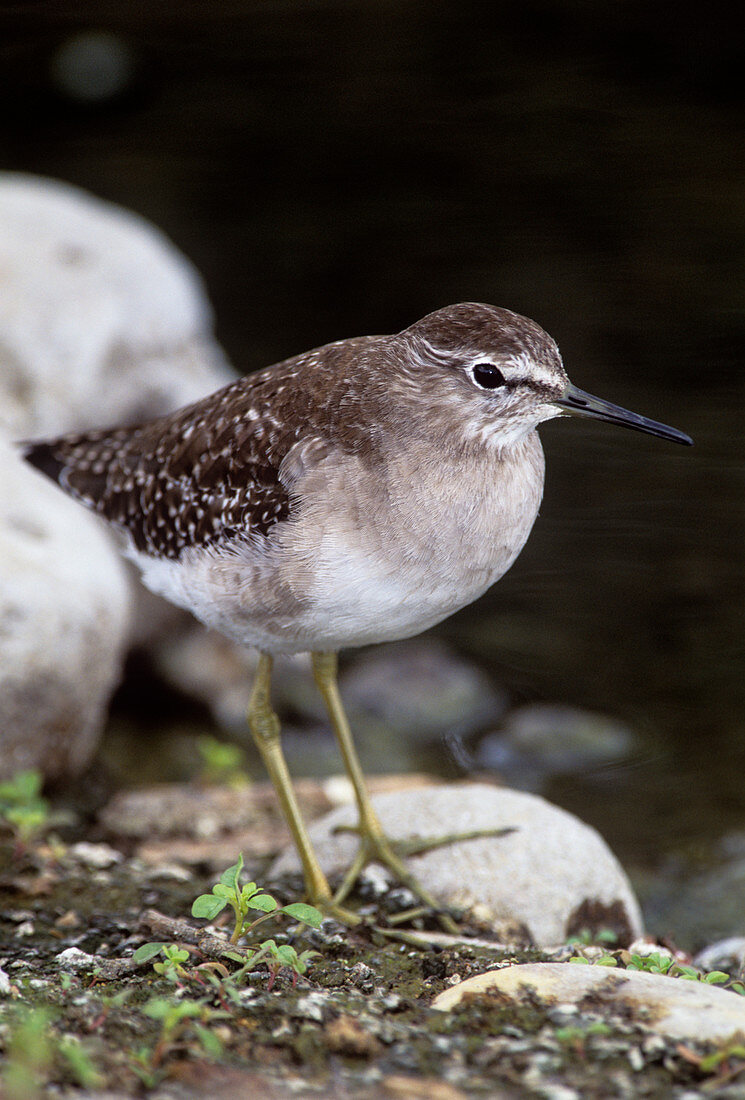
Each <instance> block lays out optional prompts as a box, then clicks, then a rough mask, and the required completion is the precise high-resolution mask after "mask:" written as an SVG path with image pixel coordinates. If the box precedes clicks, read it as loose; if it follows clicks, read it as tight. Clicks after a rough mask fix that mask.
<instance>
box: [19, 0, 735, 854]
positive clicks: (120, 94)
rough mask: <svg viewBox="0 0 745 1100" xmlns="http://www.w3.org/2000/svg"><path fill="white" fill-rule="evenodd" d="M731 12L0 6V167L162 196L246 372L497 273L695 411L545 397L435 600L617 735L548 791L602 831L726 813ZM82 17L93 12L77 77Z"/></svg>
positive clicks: (443, 5) (641, 839) (672, 401)
mask: <svg viewBox="0 0 745 1100" xmlns="http://www.w3.org/2000/svg"><path fill="white" fill-rule="evenodd" d="M728 11H729V8H728ZM731 18H732V17H731V13H730V15H728V16H727V18H725V16H724V9H723V8H721V9H720V8H718V7H717V6H716V5H712V4H708V5H706V6H705V8H704V7H700V6H695V7H686V5H681V6H677V5H676V6H668V5H649V4H647V3H623V2H619V3H613V4H605V3H594V2H591V0H586V2H582V0H574V2H572V0H561V2H560V0H556V2H553V3H552V2H550V0H546V2H545V3H535V2H528V3H520V4H510V5H501V4H498V3H497V4H477V3H467V2H463V0H452V2H451V0H413V2H397V3H393V2H384V0H377V2H366V3H359V2H355V0H344V2H339V3H330V2H328V3H324V2H315V3H313V2H271V3H270V2H266V3H258V2H251V0H209V2H208V0H185V2H181V3H179V4H172V3H163V2H156V3H151V4H149V5H145V4H133V3H132V2H131V0H119V2H112V0H108V2H106V3H101V2H100V0H99V2H95V3H94V2H91V0H82V2H78V3H74V4H73V3H43V2H41V3H39V2H26V3H22V4H2V5H0V31H1V32H2V33H1V35H0V62H1V64H0V82H1V83H0V101H1V102H2V112H1V113H0V167H1V168H4V169H12V170H23V171H29V172H35V173H40V174H44V175H50V176H55V177H59V178H60V179H63V180H67V181H69V182H72V183H75V184H78V185H80V186H82V187H84V188H87V189H89V190H90V191H92V192H94V193H95V194H97V195H99V196H101V197H103V198H106V199H109V200H112V201H114V202H117V203H121V204H123V205H124V206H127V207H130V208H132V209H134V210H136V211H138V212H139V213H141V214H143V215H145V216H146V217H148V218H150V219H151V220H152V221H153V222H155V223H156V224H157V225H158V226H159V227H160V228H162V229H163V230H164V231H165V232H166V233H167V234H169V235H170V236H171V238H172V239H173V240H174V241H175V242H176V244H177V245H178V246H179V247H180V248H181V249H182V250H183V251H184V252H185V253H186V254H187V255H188V256H189V257H190V258H191V259H192V260H193V261H194V263H195V264H196V266H197V267H198V268H199V270H200V271H201V272H202V274H203V276H204V278H205V281H206V284H207V287H208V290H209V293H210V296H211V298H212V301H213V303H214V306H215V309H216V316H217V333H218V337H219V339H220V340H221V342H222V343H223V345H224V347H225V348H226V350H227V351H228V353H229V355H230V357H231V358H232V361H233V362H234V364H235V365H236V367H237V368H238V369H239V370H249V369H252V368H254V367H257V366H262V365H265V364H267V363H269V362H273V361H276V360H278V359H280V358H282V357H284V356H288V355H291V354H294V353H296V352H299V351H302V350H305V349H306V348H310V347H312V346H315V345H318V344H321V343H324V342H326V341H328V340H333V339H338V338H340V337H343V336H351V335H359V334H362V333H369V332H386V331H395V330H397V329H399V328H401V327H404V326H405V325H407V324H409V323H411V322H412V321H413V320H414V319H416V318H417V317H419V316H420V315H422V314H424V313H426V312H428V311H430V310H432V309H435V308H437V307H439V306H441V305H444V304H446V303H448V302H453V301H459V300H467V299H476V300H481V301H490V302H494V303H497V304H500V305H505V306H508V307H510V308H513V309H516V310H518V311H520V312H524V313H526V314H528V315H529V316H532V317H534V318H535V319H536V320H537V321H539V322H540V323H541V324H542V325H543V326H544V327H545V328H546V329H547V330H548V331H550V332H551V333H552V335H553V336H555V337H556V339H557V340H558V342H559V344H560V346H561V348H562V351H563V354H564V359H565V363H566V365H567V369H568V371H569V373H570V376H571V377H572V379H573V381H574V382H575V383H577V384H578V385H580V386H581V387H583V388H585V389H588V390H590V391H591V392H594V393H597V394H599V395H600V396H603V397H607V398H609V399H610V400H613V401H616V402H618V403H620V404H623V405H627V406H629V407H631V408H634V409H636V410H637V411H639V412H642V413H646V414H648V415H650V416H653V417H654V418H656V419H660V420H664V421H667V422H668V423H671V424H674V425H676V426H677V427H680V428H682V429H684V430H686V431H688V432H690V433H691V434H692V435H693V436H694V438H695V443H696V446H695V448H694V449H693V450H684V449H683V448H676V447H674V446H673V445H671V444H666V443H663V442H661V441H660V440H655V439H651V438H647V437H644V436H639V435H636V434H631V433H624V432H622V431H620V430H618V429H614V428H611V427H609V426H607V425H591V424H587V423H579V422H577V421H572V422H561V423H559V424H550V425H547V426H546V427H545V428H544V429H543V430H542V438H543V440H544V446H545V448H546V452H547V464H548V477H547V487H546V498H545V502H544V507H543V510H542V515H541V517H540V519H539V521H538V523H537V525H536V529H535V531H534V533H533V535H532V536H531V539H530V541H529V543H528V546H527V547H526V549H525V551H524V552H523V555H522V556H521V558H520V559H519V561H518V563H517V565H516V566H515V567H514V569H513V571H512V573H511V574H510V575H509V576H508V577H507V578H505V579H504V580H503V581H501V582H500V584H499V585H498V586H497V587H496V588H495V589H494V590H493V591H492V592H491V593H490V594H489V595H488V596H487V597H485V598H484V599H483V600H482V601H480V603H479V604H478V605H477V606H476V607H475V608H473V609H469V610H467V611H465V612H462V613H461V614H460V615H458V616H456V617H455V618H454V619H452V620H450V621H449V622H448V623H447V624H444V626H443V627H442V628H441V631H440V632H441V633H442V634H444V636H446V637H447V638H449V639H450V640H451V642H453V643H454V644H456V645H457V646H458V647H460V649H461V650H462V651H463V652H466V653H468V654H469V655H471V656H473V657H474V658H476V659H477V660H478V661H479V662H480V663H482V664H483V665H484V666H485V667H487V668H488V669H490V670H491V671H492V672H493V673H494V675H495V676H496V677H497V678H498V679H499V680H500V681H501V682H502V683H504V684H505V686H506V687H507V688H508V690H509V691H510V693H511V695H512V698H513V699H514V700H515V701H521V700H526V701H530V700H550V701H559V702H566V703H571V704H573V705H577V706H581V707H589V708H597V709H599V710H602V711H605V712H607V713H610V714H616V715H618V716H619V717H621V718H623V719H624V720H626V721H627V722H629V723H630V724H631V725H632V726H633V727H634V728H635V729H637V730H638V731H639V732H640V733H641V734H642V736H643V737H644V738H645V744H646V750H645V752H644V754H642V758H641V759H640V760H638V761H637V762H636V763H634V764H629V765H627V766H625V767H619V768H618V769H617V770H616V772H615V773H611V774H610V780H611V783H610V790H609V785H608V784H606V785H604V786H603V785H601V786H600V787H598V788H589V787H587V788H582V789H579V788H574V787H571V785H569V786H567V787H566V788H565V789H564V790H563V792H560V795H561V798H562V801H563V803H564V804H565V805H570V806H571V807H572V808H575V809H578V810H579V811H580V812H581V813H582V814H583V816H585V818H586V819H589V820H592V821H593V823H594V824H596V825H598V826H599V827H600V828H601V830H602V831H603V832H604V833H605V835H606V836H608V837H609V839H610V840H611V842H612V843H613V844H614V845H615V846H616V848H617V849H618V850H620V851H621V853H622V854H623V853H624V852H627V851H632V850H638V849H639V848H641V849H645V850H646V849H650V850H652V849H660V850H665V849H670V848H673V847H674V846H675V845H677V844H679V843H682V842H683V841H686V840H688V839H691V838H693V839H696V838H698V837H714V836H717V835H719V834H720V833H722V832H724V831H725V830H727V829H738V828H739V829H743V828H744V827H745V783H744V782H743V775H744V774H745V731H744V730H743V726H744V724H745V723H744V721H743V715H744V713H745V706H744V704H745V686H744V684H745V679H744V677H743V662H742V654H743V643H742V639H743V611H744V610H745V584H744V582H743V536H744V535H745V531H744V529H743V528H744V526H745V525H744V524H743V507H742V498H743V481H744V480H745V478H744V477H743V463H742V448H741V445H740V437H741V431H742V429H741V423H742V389H743V375H742V366H741V364H742V350H743V336H744V335H745V316H744V314H743V293H744V292H745V262H744V257H745V186H744V184H745V179H744V170H745V142H744V141H743V79H744V74H745V56H744V54H745V49H744V46H743V43H744V42H745V37H744V36H743V34H742V29H743V28H742V27H736V26H733V24H732V21H731ZM90 32H105V33H106V34H107V35H109V37H108V38H104V40H103V50H102V56H103V60H102V61H101V62H100V63H99V65H98V68H99V70H100V72H99V77H98V78H96V77H95V72H94V78H93V83H92V87H93V94H91V86H90V85H89V86H86V85H85V84H84V82H83V83H82V84H81V80H82V79H83V78H82V77H81V73H83V75H84V73H85V70H86V68H90V67H91V66H92V68H93V69H94V70H95V69H96V65H95V64H93V63H92V62H91V57H92V56H93V57H94V60H95V50H96V48H97V47H95V45H94V47H91V40H90V38H86V37H85V36H86V35H88V34H89V33H90ZM80 35H83V36H84V37H83V38H82V39H81V38H80V37H79V36H80ZM100 41H101V40H100V39H99V40H98V42H99V47H100ZM86 43H87V44H86ZM94 43H95V40H94ZM91 51H93V52H91ZM107 57H108V60H107ZM70 71H71V72H72V77H71V76H70ZM101 73H102V74H103V75H102V76H101V75H100V74H101ZM112 73H113V76H112ZM97 81H98V84H97V83H96V82H97ZM101 81H103V91H102V90H101V88H102V84H101ZM107 81H109V87H108V90H107V88H106V87H105V85H106V82H107ZM86 87H87V91H86ZM96 87H98V91H96ZM81 89H82V90H81Z"/></svg>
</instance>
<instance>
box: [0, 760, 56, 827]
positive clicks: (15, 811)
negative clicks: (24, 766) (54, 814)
mask: <svg viewBox="0 0 745 1100" xmlns="http://www.w3.org/2000/svg"><path fill="white" fill-rule="evenodd" d="M41 787H42V776H41V774H40V772H38V771H22V772H17V773H16V774H15V775H14V776H13V778H12V779H8V780H6V781H5V782H4V783H0V819H2V820H4V821H5V822H6V823H7V824H8V825H9V826H10V828H11V829H12V831H13V833H14V835H15V837H16V839H17V840H18V842H19V843H20V844H23V845H25V844H28V842H29V841H30V840H32V839H33V837H34V836H36V835H37V834H39V833H40V832H42V831H43V829H44V828H45V826H46V825H47V822H48V819H49V803H48V802H47V801H46V799H45V798H42V796H41Z"/></svg>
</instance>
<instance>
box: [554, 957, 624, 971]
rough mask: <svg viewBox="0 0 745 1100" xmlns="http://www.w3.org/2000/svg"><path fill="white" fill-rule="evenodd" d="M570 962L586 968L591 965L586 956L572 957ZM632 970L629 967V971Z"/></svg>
mask: <svg viewBox="0 0 745 1100" xmlns="http://www.w3.org/2000/svg"><path fill="white" fill-rule="evenodd" d="M569 962H570V963H582V964H584V965H585V966H589V965H590V960H589V959H586V958H584V956H583V955H572V957H571V959H570V960H569ZM630 969H631V967H629V970H630Z"/></svg>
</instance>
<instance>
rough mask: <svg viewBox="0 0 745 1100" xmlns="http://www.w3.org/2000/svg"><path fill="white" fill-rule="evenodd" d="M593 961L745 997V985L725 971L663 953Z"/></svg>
mask: <svg viewBox="0 0 745 1100" xmlns="http://www.w3.org/2000/svg"><path fill="white" fill-rule="evenodd" d="M592 961H593V963H594V965H595V966H624V967H625V968H626V970H640V971H644V972H646V973H647V974H666V975H667V976H668V977H670V978H680V979H681V980H682V981H687V982H704V983H705V984H706V985H721V986H723V987H725V988H726V989H729V990H730V991H731V992H733V993H739V994H741V995H745V983H743V982H742V981H740V980H739V979H732V978H731V977H730V975H729V974H727V973H725V971H724V970H709V971H705V970H699V969H698V967H696V966H688V965H686V964H684V963H680V962H677V961H676V959H675V957H674V956H673V955H670V954H668V953H666V952H662V951H651V952H650V953H649V954H648V955H636V954H635V955H629V956H626V957H625V958H624V956H623V953H621V956H620V957H616V956H614V955H602V956H601V957H600V958H599V959H594V960H592ZM569 962H572V963H589V962H590V959H587V958H585V957H584V956H583V955H575V956H573V958H571V959H570V960H569Z"/></svg>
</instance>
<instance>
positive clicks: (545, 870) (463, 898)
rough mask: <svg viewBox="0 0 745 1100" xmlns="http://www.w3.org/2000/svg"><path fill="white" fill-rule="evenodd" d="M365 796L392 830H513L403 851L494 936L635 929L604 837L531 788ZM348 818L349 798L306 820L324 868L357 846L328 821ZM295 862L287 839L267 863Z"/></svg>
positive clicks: (295, 865) (628, 933)
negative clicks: (423, 849)
mask: <svg viewBox="0 0 745 1100" xmlns="http://www.w3.org/2000/svg"><path fill="white" fill-rule="evenodd" d="M372 802H373V805H374V807H375V809H376V811H377V813H378V816H379V817H380V821H381V823H382V825H383V829H384V830H385V832H386V834H387V835H388V836H389V837H391V838H392V839H393V840H408V839H411V838H414V837H435V838H437V837H442V836H446V835H449V834H453V833H466V832H470V831H472V830H487V829H493V830H501V829H511V830H513V831H512V832H509V833H507V834H506V835H503V836H493V837H479V838H478V839H474V840H464V841H459V842H457V843H453V844H448V845H446V846H443V847H439V848H433V849H432V850H430V851H428V852H425V853H424V854H422V855H417V856H415V857H410V858H409V859H408V860H407V864H408V868H409V870H410V871H411V872H412V873H413V874H414V875H415V876H416V878H417V879H418V880H419V881H420V882H421V883H422V884H423V885H425V886H426V887H427V889H428V890H429V891H430V893H431V894H433V895H434V897H435V898H436V899H437V900H438V901H440V902H441V903H442V904H443V906H448V907H449V906H452V907H455V908H465V909H468V910H473V911H474V913H475V914H477V915H478V916H479V917H480V918H481V919H483V920H487V921H488V922H489V923H490V924H491V927H492V929H493V930H494V932H495V933H496V934H497V935H498V936H499V937H500V939H502V940H503V941H504V942H507V943H510V942H515V941H517V942H523V943H525V942H528V943H531V944H534V945H535V946H537V947H549V946H554V945H556V944H561V943H564V942H565V941H566V939H567V937H568V936H571V935H576V934H579V933H581V932H582V931H583V930H584V929H588V930H589V931H595V932H596V931H598V930H599V929H603V928H608V929H610V930H612V931H614V932H615V933H616V935H617V936H618V938H619V941H620V942H621V943H622V944H625V943H628V942H630V941H631V940H632V939H635V938H636V937H637V936H639V935H640V933H641V930H642V922H641V915H640V912H639V905H638V903H637V901H636V898H635V897H634V893H633V891H632V889H631V886H630V884H629V881H628V879H627V877H626V875H625V874H624V872H623V870H622V868H621V866H620V865H619V863H618V861H617V860H616V858H615V857H614V856H613V854H612V852H611V851H610V849H609V848H608V845H607V844H606V843H605V841H604V840H603V839H602V837H601V836H600V835H599V833H597V832H596V831H595V829H592V828H591V827H590V826H589V825H585V824H583V822H581V821H580V820H579V819H578V818H576V817H574V815H573V814H570V813H567V812H566V810H561V809H559V808H558V807H557V806H552V805H551V804H550V803H549V802H546V800H545V799H543V798H540V797H538V795H533V794H526V793H524V792H523V791H511V790H507V789H506V788H502V787H491V786H488V785H487V784H484V783H460V784H452V785H448V786H440V787H423V788H416V789H413V790H402V791H397V792H395V793H392V794H379V795H374V796H373V799H372ZM356 823H357V815H356V810H355V808H354V807H353V806H342V807H340V808H339V809H337V810H332V811H331V813H329V814H326V815H325V816H324V817H322V818H321V819H320V820H319V821H315V822H313V824H312V825H311V826H310V828H309V830H308V831H309V833H310V838H311V841H312V843H313V846H314V848H315V850H316V855H317V856H318V859H319V862H320V864H321V867H322V868H323V870H324V871H325V872H326V874H327V875H329V876H331V877H332V878H335V877H336V876H339V875H341V873H342V872H343V871H345V870H346V869H347V868H348V867H349V865H350V864H351V863H352V860H353V858H354V854H355V851H356V847H357V840H356V837H355V835H354V833H350V832H337V831H336V830H337V829H338V828H339V826H342V827H345V826H346V827H348V826H354V825H356ZM299 866H300V864H299V860H298V858H297V855H296V853H295V850H294V849H288V850H287V851H285V852H283V853H282V855H281V856H280V857H279V859H277V860H276V861H275V862H274V864H273V865H272V868H271V873H272V874H273V875H274V874H282V873H285V872H288V871H295V870H298V869H299Z"/></svg>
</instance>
